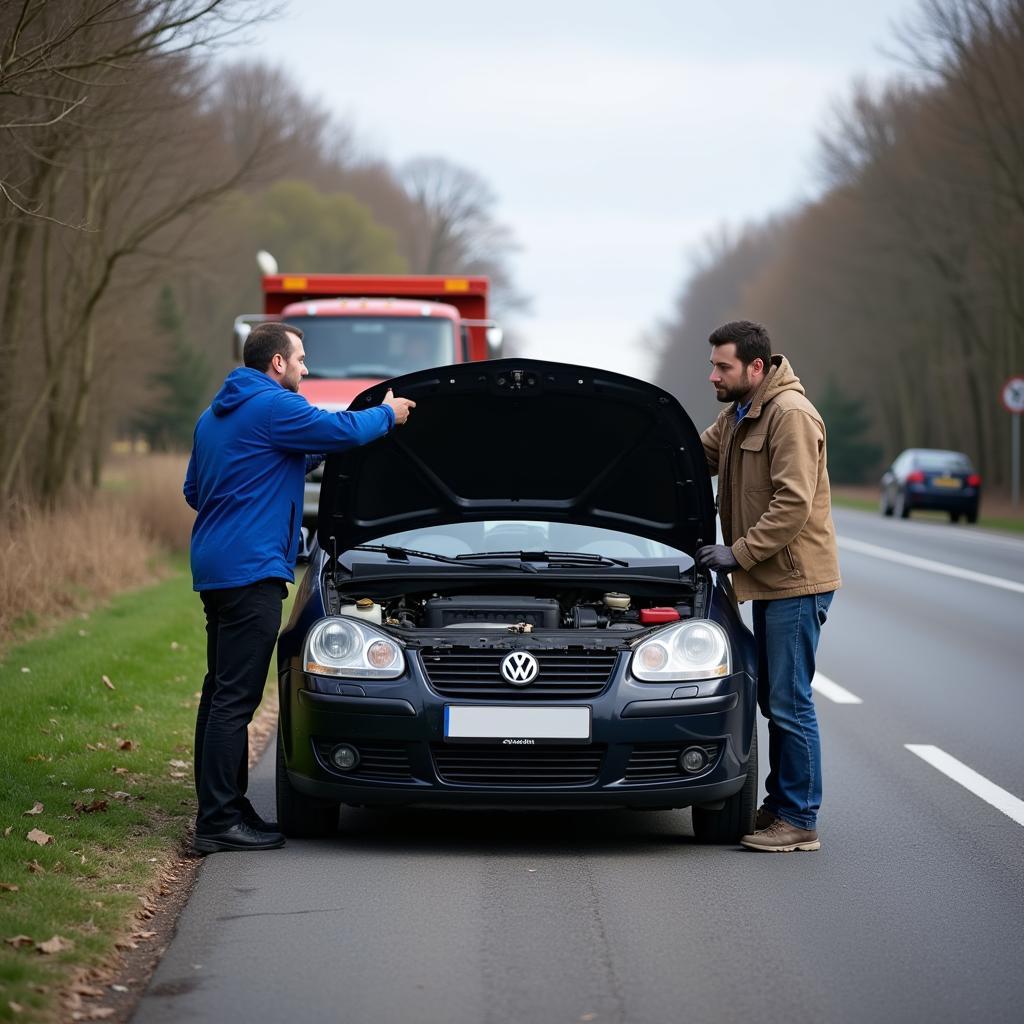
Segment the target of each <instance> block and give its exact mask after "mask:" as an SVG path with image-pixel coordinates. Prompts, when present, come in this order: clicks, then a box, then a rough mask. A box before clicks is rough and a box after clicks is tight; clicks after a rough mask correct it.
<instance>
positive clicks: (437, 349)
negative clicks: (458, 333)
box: [288, 316, 455, 379]
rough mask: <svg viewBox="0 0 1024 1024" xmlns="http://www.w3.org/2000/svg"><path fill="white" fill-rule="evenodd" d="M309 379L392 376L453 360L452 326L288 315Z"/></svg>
mask: <svg viewBox="0 0 1024 1024" xmlns="http://www.w3.org/2000/svg"><path fill="white" fill-rule="evenodd" d="M288 322H289V323H294V324H295V326H296V327H301V328H302V332H303V338H302V344H303V346H304V348H305V349H306V366H307V367H308V368H309V373H310V376H311V377H329V378H332V379H339V378H346V377H349V378H353V377H377V378H380V379H384V378H387V377H398V376H400V375H401V374H403V373H412V372H413V371H415V370H424V369H426V368H427V367H429V366H445V365H447V364H448V363H454V362H455V328H454V325H453V324H452V321H451V320H448V319H446V318H444V317H411V316H392V317H382V316H365V317H363V316H310V317H304V316H294V317H289V318H288Z"/></svg>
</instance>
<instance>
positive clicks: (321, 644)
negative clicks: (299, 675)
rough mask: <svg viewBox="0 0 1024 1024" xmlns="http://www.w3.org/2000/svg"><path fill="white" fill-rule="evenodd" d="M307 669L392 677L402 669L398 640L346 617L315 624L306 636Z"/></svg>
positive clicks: (352, 676) (351, 676) (328, 673)
mask: <svg viewBox="0 0 1024 1024" xmlns="http://www.w3.org/2000/svg"><path fill="white" fill-rule="evenodd" d="M304 660H305V663H306V671H307V672H313V673H315V674H316V675H320V676H341V677H343V678H349V679H395V678H396V677H397V676H400V675H401V674H402V673H403V672H404V671H405V655H404V654H403V652H402V648H401V645H400V644H399V643H398V641H397V640H394V639H392V638H391V637H390V636H388V635H387V634H386V633H382V632H380V631H379V630H376V629H373V628H372V627H370V626H367V625H364V624H363V623H362V622H356V621H354V620H352V619H348V618H341V617H339V618H327V619H321V620H320V621H319V622H317V623H315V624H314V626H313V628H312V629H311V630H310V631H309V635H308V636H307V637H306V657H305V659H304Z"/></svg>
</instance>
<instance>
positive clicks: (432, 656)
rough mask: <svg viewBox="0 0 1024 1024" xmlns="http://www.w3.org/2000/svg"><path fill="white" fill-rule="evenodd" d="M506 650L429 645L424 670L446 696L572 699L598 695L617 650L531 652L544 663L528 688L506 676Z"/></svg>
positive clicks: (612, 668) (422, 651) (423, 660)
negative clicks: (502, 671) (503, 665)
mask: <svg viewBox="0 0 1024 1024" xmlns="http://www.w3.org/2000/svg"><path fill="white" fill-rule="evenodd" d="M508 653H509V652H508V651H507V650H504V651H493V650H480V649H479V648H473V647H424V648H423V649H422V650H421V651H420V658H421V659H422V664H423V670H424V672H425V673H426V676H427V679H428V680H429V682H430V685H431V686H432V687H433V688H434V689H435V690H436V691H437V692H438V693H439V694H441V695H442V696H443V697H477V698H488V697H490V698H495V697H500V698H501V699H502V700H528V701H536V700H565V699H568V700H573V699H578V698H581V697H596V696H597V694H599V693H600V692H601V691H602V690H603V689H604V688H605V687H606V686H607V685H608V680H609V679H611V676H612V672H613V671H614V669H615V662H616V660H617V658H618V653H617V652H616V651H586V650H582V649H580V650H575V651H539V650H532V651H531V652H530V653H531V654H533V655H534V656H535V657H536V659H537V661H538V662H539V665H540V670H539V672H538V673H537V678H536V679H535V680H534V681H533V682H532V683H530V685H529V686H523V687H517V686H510V685H509V684H508V683H507V682H506V681H505V679H504V677H503V676H502V674H501V662H502V659H503V658H504V657H505V656H506V655H507V654H508Z"/></svg>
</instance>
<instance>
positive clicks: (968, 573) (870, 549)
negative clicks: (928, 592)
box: [836, 537, 1024, 594]
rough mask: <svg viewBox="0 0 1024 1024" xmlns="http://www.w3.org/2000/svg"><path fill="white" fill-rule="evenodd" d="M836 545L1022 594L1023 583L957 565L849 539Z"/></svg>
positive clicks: (942, 574)
mask: <svg viewBox="0 0 1024 1024" xmlns="http://www.w3.org/2000/svg"><path fill="white" fill-rule="evenodd" d="M836 543H837V544H838V545H839V546H840V547H841V548H845V549H846V550H847V551H856V552H857V553H858V554H860V555H869V556H870V557H872V558H882V559H884V560H885V561H887V562H895V563H896V564H897V565H908V566H910V567H911V568H913V569H923V570H924V571H925V572H934V573H937V574H938V575H940V576H952V577H954V578H955V579H958V580H969V581H970V582H971V583H984V584H985V585H986V586H989V587H999V589H1000V590H1010V591H1013V593H1015V594H1024V583H1018V582H1017V581H1016V580H1006V579H1003V577H1002V576H989V575H988V573H984V572H974V570H973V569H961V568H960V567H959V566H957V565H946V563H945V562H934V561H932V559H930V558H918V557H917V555H905V554H904V553H903V552H902V551H894V550H893V549H892V548H882V547H879V546H878V545H877V544H868V543H867V542H866V541H862V540H853V539H852V538H850V537H837V538H836Z"/></svg>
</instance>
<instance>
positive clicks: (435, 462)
mask: <svg viewBox="0 0 1024 1024" xmlns="http://www.w3.org/2000/svg"><path fill="white" fill-rule="evenodd" d="M389 387H390V388H392V389H393V390H394V393H395V395H397V396H400V397H403V398H411V399H413V400H414V401H415V402H416V403H417V405H416V408H415V409H414V410H413V411H412V413H411V415H410V417H409V421H408V423H407V424H406V425H405V426H402V427H398V428H396V429H395V430H393V431H392V432H391V433H390V434H388V435H387V436H386V437H383V438H381V439H380V440H378V441H374V442H372V443H371V444H369V445H365V446H363V447H360V448H353V449H350V450H348V451H345V452H340V453H338V454H334V455H330V456H328V458H327V462H326V464H325V466H324V476H323V484H322V487H321V492H320V513H319V524H318V530H317V533H318V538H319V541H320V546H321V547H322V548H323V549H324V550H325V551H330V550H331V549H332V540H331V538H332V537H333V538H334V539H335V541H334V542H335V543H336V544H337V549H338V550H339V551H343V550H346V549H348V548H351V547H353V546H354V545H356V544H362V543H365V542H367V541H370V540H373V539H375V538H378V537H381V536H383V535H385V534H387V533H395V532H398V531H401V530H411V529H417V528H420V527H425V526H435V525H439V524H442V523H452V522H460V521H479V520H485V519H525V520H531V519H532V520H547V521H551V522H566V523H578V524H582V525H590V526H597V527H602V528H605V529H611V530H619V531H622V532H624V533H632V534H636V535H638V536H641V537H649V538H651V539H652V540H656V541H660V542H661V543H663V544H668V545H670V546H671V547H674V548H678V549H680V550H682V551H686V552H687V553H689V554H693V552H694V551H695V550H696V549H697V547H698V546H700V545H701V544H712V543H714V540H715V522H714V515H715V510H714V501H713V498H712V495H711V480H710V477H709V474H708V470H707V465H706V463H705V459H704V449H703V446H702V445H701V442H700V436H699V435H698V433H697V431H696V429H695V428H694V426H693V423H692V422H691V420H690V418H689V416H687V414H686V413H685V412H684V410H683V408H682V406H680V405H679V403H678V402H677V401H676V399H675V398H673V397H672V396H671V395H670V394H668V393H667V392H665V391H662V390H661V389H660V388H658V387H655V386H654V385H653V384H649V383H647V382H646V381H642V380H637V379H635V378H632V377H626V376H623V375H621V374H617V373H611V372H609V371H605V370H597V369H593V368H591V367H585V366H573V365H570V364H566V363H549V362H542V361H540V360H533V359H500V360H490V361H486V362H477V363H462V364H459V365H455V366H445V367H435V368H433V369H430V370H422V371H420V372H418V373H412V374H408V375H406V376H403V377H395V378H394V379H392V380H389V381H384V382H383V383H381V384H378V385H374V386H373V387H371V388H368V389H367V390H366V391H364V392H363V393H362V394H360V395H359V396H357V397H356V398H355V399H354V400H353V402H352V404H351V406H350V407H349V408H350V409H351V411H353V412H356V411H359V410H361V409H367V408H369V407H371V406H374V405H378V404H380V402H381V400H382V399H383V398H384V395H385V393H386V392H387V389H388V388H389Z"/></svg>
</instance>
